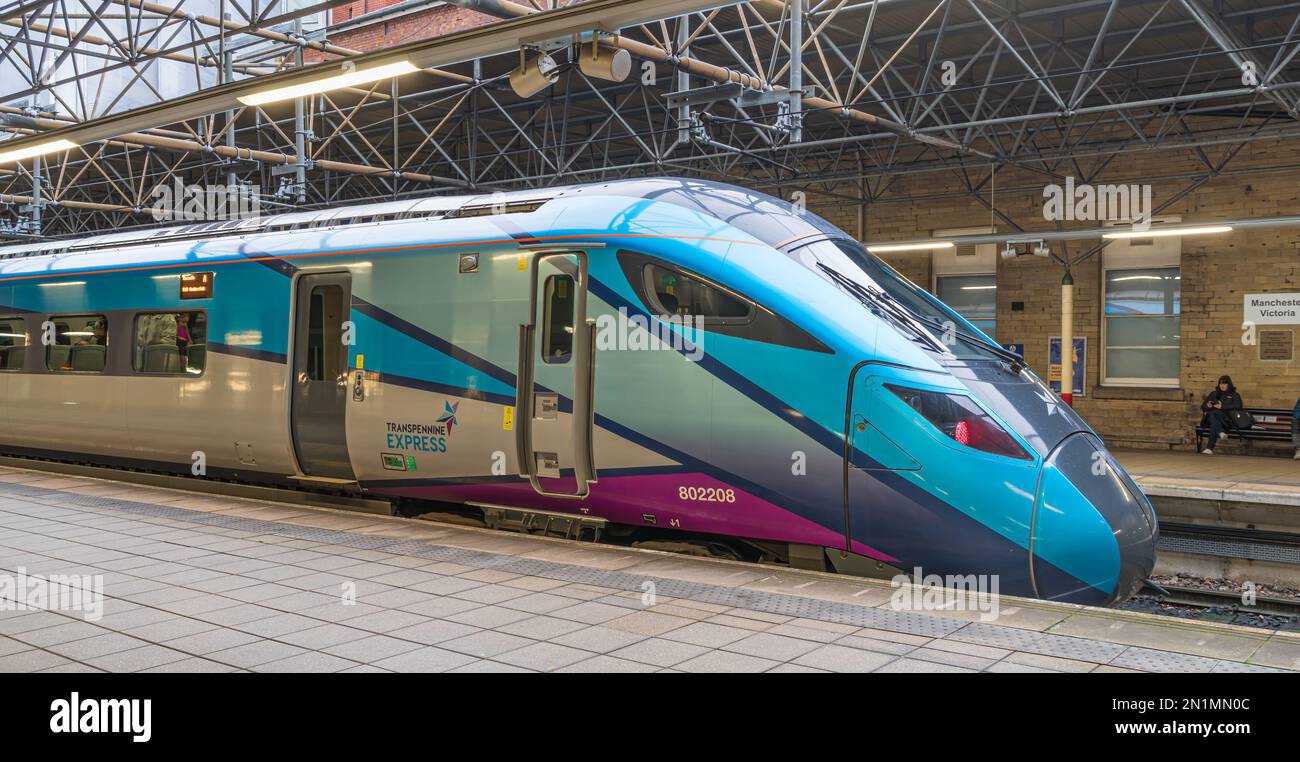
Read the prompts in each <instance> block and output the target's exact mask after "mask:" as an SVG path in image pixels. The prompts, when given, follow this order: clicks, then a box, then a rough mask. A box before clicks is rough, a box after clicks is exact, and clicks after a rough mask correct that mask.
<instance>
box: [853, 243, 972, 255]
mask: <svg viewBox="0 0 1300 762" xmlns="http://www.w3.org/2000/svg"><path fill="white" fill-rule="evenodd" d="M953 247H954V244H953V243H952V241H929V242H927V243H891V244H886V245H883V246H868V247H867V251H869V252H871V253H872V254H881V253H884V252H889V251H928V250H930V249H951V248H953Z"/></svg>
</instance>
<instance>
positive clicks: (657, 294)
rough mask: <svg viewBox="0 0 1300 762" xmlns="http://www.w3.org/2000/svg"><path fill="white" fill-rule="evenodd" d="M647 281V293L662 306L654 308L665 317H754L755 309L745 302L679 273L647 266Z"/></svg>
mask: <svg viewBox="0 0 1300 762" xmlns="http://www.w3.org/2000/svg"><path fill="white" fill-rule="evenodd" d="M645 279H646V291H647V292H648V293H649V294H650V295H651V298H652V299H653V300H654V301H656V302H658V304H655V305H652V306H653V307H654V308H655V309H656V310H657V311H658V312H659V314H661V315H689V316H692V317H702V318H721V319H730V320H736V321H743V320H746V319H748V318H749V317H750V316H751V315H752V314H753V305H751V304H750V303H749V302H747V301H745V300H744V299H741V298H740V297H738V296H736V295H735V294H732V293H729V292H727V291H723V290H722V289H720V288H717V287H714V286H710V285H709V284H707V283H705V282H704V281H702V280H700V279H698V278H693V277H691V276H689V275H686V274H685V273H681V272H678V271H676V270H670V269H668V268H666V267H660V266H659V265H655V264H647V265H646V266H645Z"/></svg>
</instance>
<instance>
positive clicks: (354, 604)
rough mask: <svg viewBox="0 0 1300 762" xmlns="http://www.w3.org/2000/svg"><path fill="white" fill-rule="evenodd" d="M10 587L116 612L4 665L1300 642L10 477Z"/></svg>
mask: <svg viewBox="0 0 1300 762" xmlns="http://www.w3.org/2000/svg"><path fill="white" fill-rule="evenodd" d="M19 574H23V575H27V577H31V576H32V575H47V576H48V575H56V574H57V575H72V574H81V575H102V580H103V612H102V617H100V618H98V619H97V620H93V621H91V620H88V619H87V618H86V616H85V615H84V612H81V611H67V610H63V611H56V610H13V609H14V607H13V606H3V605H0V672H30V671H108V672H135V671H155V672H159V671H160V672H199V671H205V672H206V671H218V672H234V671H256V672H365V671H369V672H374V671H396V672H440V671H451V672H496V671H521V670H527V671H564V672H570V671H577V672H581V671H586V672H592V671H610V672H613V671H626V672H638V671H645V672H650V671H680V672H763V671H770V672H816V671H829V672H926V671H988V672H1003V671H1016V672H1039V671H1051V672H1070V671H1092V672H1124V671H1137V672H1143V671H1146V672H1239V671H1278V670H1300V634H1297V633H1286V632H1273V631H1267V630H1258V629H1249V628H1243V627H1236V626H1231V625H1224V624H1218V623H1208V622H1191V621H1187V620H1181V619H1171V618H1165V617H1159V616H1155V615H1149V614H1142V613H1134V612H1124V611H1112V610H1105V609H1094V608H1087V607H1082V606H1076V605H1070V604H1055V603H1047V602H1042V601H1032V600H1025V599H1013V598H1002V599H1000V601H999V606H998V609H999V610H998V615H997V617H996V619H994V620H993V621H981V619H982V618H984V617H985V615H982V614H981V613H980V612H978V611H908V610H898V609H896V608H895V607H894V605H891V597H892V596H891V594H892V593H893V590H892V589H891V587H890V585H889V583H888V582H885V581H879V580H867V579H861V578H855V577H845V576H837V575H832V574H822V573H817V572H805V571H797V570H790V569H785V568H775V567H765V566H756V565H752V564H743V563H738V562H730V561H721V560H714V559H701V558H692V557H686V556H681V555H675V554H669V553H663V552H657V551H650V550H635V549H628V548H622V547H616V546H610V545H597V544H592V543H584V542H576V541H568V540H560V539H555V538H549V537H537V536H529V535H521V534H511V533H505V532H500V531H492V530H483V529H476V528H468V527H460V526H453V525H448V524H441V523H433V522H426V521H419V520H412V519H401V518H391V517H387V516H374V515H364V514H358V513H349V512H346V511H340V510H332V509H326V508H311V507H302V506H298V505H288V504H283V503H275V502H268V501H261V500H251V499H244V498H230V497H221V496H211V495H199V494H194V493H191V492H185V491H177V490H169V489H163V488H157V487H144V486H139V485H134V484H126V483H121V482H114V481H107V480H101V479H93V478H85V477H75V476H63V475H56V474H50V473H45V472H38V471H30V470H25V469H18V468H8V467H4V468H0V576H4V575H9V576H10V577H15V576H16V575H19ZM2 589H4V588H3V587H0V590H2ZM10 589H13V587H12V585H11V588H10ZM0 603H3V602H0Z"/></svg>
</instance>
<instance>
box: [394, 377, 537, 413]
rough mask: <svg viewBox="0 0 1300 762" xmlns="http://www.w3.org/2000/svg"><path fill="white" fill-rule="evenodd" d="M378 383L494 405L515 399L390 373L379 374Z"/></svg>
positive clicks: (510, 396) (505, 403) (508, 402)
mask: <svg viewBox="0 0 1300 762" xmlns="http://www.w3.org/2000/svg"><path fill="white" fill-rule="evenodd" d="M377 375H378V377H379V379H378V380H379V382H380V383H383V384H392V385H393V386H402V387H405V388H407V389H418V390H419V391H422V392H433V393H434V394H444V395H447V396H449V397H466V398H468V399H474V400H481V401H483V402H491V403H493V404H496V405H513V404H515V398H514V396H513V395H509V394H497V393H495V392H485V391H483V390H481V389H468V388H465V387H463V386H452V385H451V384H442V383H438V382H436V381H425V380H423V379H419V378H410V377H408V376H398V375H394V374H392V373H379V374H377Z"/></svg>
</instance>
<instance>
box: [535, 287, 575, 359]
mask: <svg viewBox="0 0 1300 762" xmlns="http://www.w3.org/2000/svg"><path fill="white" fill-rule="evenodd" d="M573 292H574V288H573V276H571V275H552V276H551V277H549V278H547V279H546V288H545V289H544V290H543V292H542V297H543V299H544V300H545V305H544V308H543V313H542V362H545V363H550V364H551V365H563V364H564V363H567V362H568V361H569V358H570V357H572V356H573V307H574V301H573V296H574V294H573Z"/></svg>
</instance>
